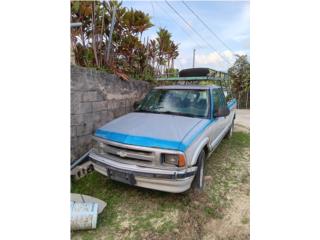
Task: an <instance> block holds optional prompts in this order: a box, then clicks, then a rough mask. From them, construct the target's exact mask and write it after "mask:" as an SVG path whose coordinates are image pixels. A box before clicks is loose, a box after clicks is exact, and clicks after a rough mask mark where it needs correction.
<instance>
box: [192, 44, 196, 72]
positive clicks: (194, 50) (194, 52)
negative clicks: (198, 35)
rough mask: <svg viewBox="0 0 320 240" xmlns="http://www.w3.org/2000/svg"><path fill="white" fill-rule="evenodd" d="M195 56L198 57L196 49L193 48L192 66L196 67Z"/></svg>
mask: <svg viewBox="0 0 320 240" xmlns="http://www.w3.org/2000/svg"><path fill="white" fill-rule="evenodd" d="M195 58H196V49H195V48H194V49H193V64H192V67H193V68H194V63H195Z"/></svg>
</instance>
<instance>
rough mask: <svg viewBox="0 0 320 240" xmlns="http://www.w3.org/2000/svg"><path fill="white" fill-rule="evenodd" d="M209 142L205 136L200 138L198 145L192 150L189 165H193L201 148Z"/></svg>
mask: <svg viewBox="0 0 320 240" xmlns="http://www.w3.org/2000/svg"><path fill="white" fill-rule="evenodd" d="M208 142H209V138H208V137H206V138H204V139H202V141H201V142H200V143H199V145H198V147H197V148H196V150H195V151H194V154H193V156H192V160H191V164H190V165H191V166H193V165H195V164H196V163H197V160H198V157H199V154H200V152H201V150H202V149H203V148H204V147H205V146H206V145H207V144H208Z"/></svg>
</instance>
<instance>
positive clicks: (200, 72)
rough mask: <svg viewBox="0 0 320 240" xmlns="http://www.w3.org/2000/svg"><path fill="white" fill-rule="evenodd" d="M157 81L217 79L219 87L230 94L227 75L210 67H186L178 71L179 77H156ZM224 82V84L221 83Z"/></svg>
mask: <svg viewBox="0 0 320 240" xmlns="http://www.w3.org/2000/svg"><path fill="white" fill-rule="evenodd" d="M156 80H157V81H177V82H178V81H181V82H184V84H187V83H188V82H192V83H193V84H194V83H195V82H200V81H213V82H214V81H217V82H219V84H220V86H221V88H223V89H225V90H226V91H227V92H229V94H230V95H231V93H232V92H231V82H230V79H229V75H228V74H227V73H225V72H222V71H216V70H214V69H210V68H188V69H183V70H181V71H180V72H179V77H167V76H164V77H159V78H156ZM222 82H223V83H224V86H223V85H222Z"/></svg>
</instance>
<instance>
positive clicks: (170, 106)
mask: <svg viewBox="0 0 320 240" xmlns="http://www.w3.org/2000/svg"><path fill="white" fill-rule="evenodd" d="M208 96H209V95H208V90H194V89H154V90H151V92H150V93H149V94H148V95H147V96H146V97H145V98H144V99H143V101H142V102H141V104H140V105H139V106H138V108H137V110H136V111H137V112H151V113H165V114H173V115H182V116H189V117H203V118H207V117H208V113H209V100H208V99H209V97H208Z"/></svg>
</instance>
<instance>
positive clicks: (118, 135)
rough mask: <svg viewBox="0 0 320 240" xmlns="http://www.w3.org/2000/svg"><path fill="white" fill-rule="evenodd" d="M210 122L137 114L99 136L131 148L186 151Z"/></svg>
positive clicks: (107, 127)
mask: <svg viewBox="0 0 320 240" xmlns="http://www.w3.org/2000/svg"><path fill="white" fill-rule="evenodd" d="M210 122H211V121H210V120H208V119H201V118H191V117H184V116H176V115H169V114H154V113H141V112H133V113H129V114H126V115H124V116H122V117H120V118H117V119H115V120H113V121H111V122H109V123H107V124H105V125H104V126H102V127H101V128H99V129H98V130H97V131H96V133H95V136H97V137H100V138H104V139H107V140H110V141H115V142H119V143H124V144H129V145H136V146H144V147H156V148H165V149H172V150H179V151H184V150H185V149H186V148H187V147H188V146H189V145H190V144H191V142H192V141H193V140H194V139H195V138H196V137H197V136H198V135H199V134H200V133H201V132H202V131H203V130H204V129H205V127H206V126H207V125H208V124H209V123H210Z"/></svg>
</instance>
